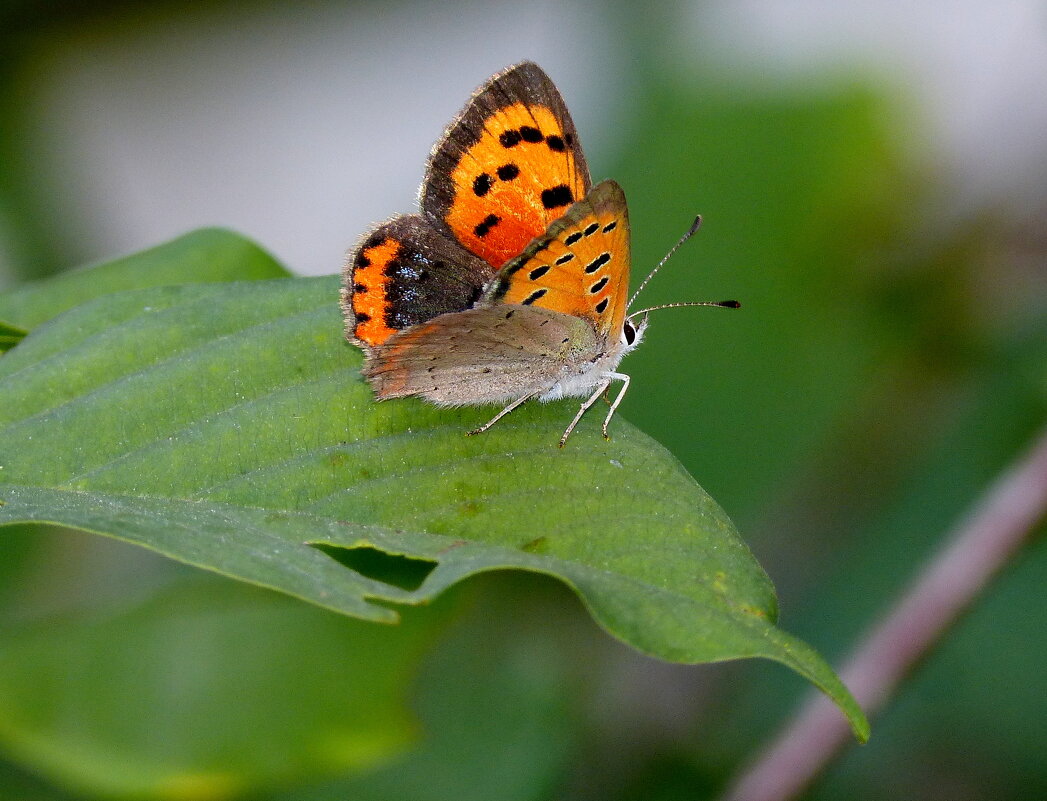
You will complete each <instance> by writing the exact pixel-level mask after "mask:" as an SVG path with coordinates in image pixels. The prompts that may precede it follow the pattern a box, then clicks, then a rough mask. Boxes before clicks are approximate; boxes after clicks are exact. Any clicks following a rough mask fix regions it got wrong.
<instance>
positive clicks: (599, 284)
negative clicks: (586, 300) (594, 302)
mask: <svg viewBox="0 0 1047 801" xmlns="http://www.w3.org/2000/svg"><path fill="white" fill-rule="evenodd" d="M610 280H611V276H609V275H605V276H604V277H603V278H601V279H600V280H599V281H597V282H596V283H595V284H593V285H592V286H591V287H589V291H590V292H591V293H592V294H594V295H595V294H596V293H597V292H599V291H600V290H601V289H603V288H604V287H605V286H607V282H608V281H610Z"/></svg>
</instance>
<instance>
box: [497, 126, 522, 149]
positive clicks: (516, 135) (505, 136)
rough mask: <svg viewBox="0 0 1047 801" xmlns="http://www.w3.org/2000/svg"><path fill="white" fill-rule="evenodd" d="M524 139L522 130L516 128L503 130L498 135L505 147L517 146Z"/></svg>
mask: <svg viewBox="0 0 1047 801" xmlns="http://www.w3.org/2000/svg"><path fill="white" fill-rule="evenodd" d="M522 139H523V137H522V136H520V132H519V131H514V130H509V131H502V132H501V134H499V136H498V141H499V142H501V143H502V147H504V148H510V147H516V146H517V145H518V144H520V141H521V140H522Z"/></svg>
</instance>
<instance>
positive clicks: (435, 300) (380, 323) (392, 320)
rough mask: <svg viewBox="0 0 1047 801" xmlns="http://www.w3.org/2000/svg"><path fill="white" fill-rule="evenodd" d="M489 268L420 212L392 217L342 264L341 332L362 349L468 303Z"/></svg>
mask: <svg viewBox="0 0 1047 801" xmlns="http://www.w3.org/2000/svg"><path fill="white" fill-rule="evenodd" d="M493 274H494V271H493V270H492V269H491V267H490V265H488V264H487V262H485V261H482V260H481V259H478V258H477V257H476V256H473V255H472V254H471V253H468V252H466V251H465V250H463V249H462V248H461V247H459V246H458V245H457V244H455V243H454V242H452V241H450V240H449V239H447V238H446V237H444V236H443V235H441V234H439V233H438V232H437V231H435V230H434V229H433V227H432V226H431V225H430V224H429V223H428V222H427V221H426V220H424V219H423V218H422V217H420V216H418V215H414V214H410V215H403V216H400V217H395V218H394V219H392V220H390V221H389V222H386V223H383V224H382V225H380V226H378V228H376V229H375V230H374V231H373V232H371V233H370V234H367V235H365V236H364V238H363V239H362V240H361V242H360V244H359V245H357V247H356V248H354V249H353V250H352V251H350V252H349V254H348V256H347V258H346V263H345V268H344V270H343V283H342V309H343V311H344V312H345V320H346V336H347V337H348V338H349V339H350V340H352V341H353V342H355V343H356V344H357V345H360V346H361V347H363V348H364V349H365V350H366V349H368V348H372V347H375V346H377V345H381V344H382V343H383V342H385V340H387V339H388V338H389V337H390V336H392V335H393V334H395V333H396V332H397V331H400V330H402V329H404V328H408V327H409V326H412V325H416V324H418V323H422V322H425V321H426V320H431V319H432V318H433V317H436V316H438V315H441V314H444V313H445V312H451V311H460V310H462V309H467V308H468V307H469V306H471V305H473V303H475V302H476V300H477V299H478V298H479V297H480V296H481V293H482V291H483V288H484V285H485V284H486V283H487V282H488V281H489V280H490V278H491V276H492V275H493Z"/></svg>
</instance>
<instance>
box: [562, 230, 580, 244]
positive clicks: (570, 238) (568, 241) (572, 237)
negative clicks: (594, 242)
mask: <svg viewBox="0 0 1047 801" xmlns="http://www.w3.org/2000/svg"><path fill="white" fill-rule="evenodd" d="M581 238H582V232H581V231H575V232H574V233H573V234H570V235H568V237H567V238H566V239H564V241H563V243H564V244H565V245H567V246H568V247H570V246H571V245H573V244H574V243H575V242H577V241H578V240H579V239H581Z"/></svg>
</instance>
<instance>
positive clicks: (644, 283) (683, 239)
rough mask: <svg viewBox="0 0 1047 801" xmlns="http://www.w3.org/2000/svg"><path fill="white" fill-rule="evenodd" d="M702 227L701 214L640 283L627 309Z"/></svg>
mask: <svg viewBox="0 0 1047 801" xmlns="http://www.w3.org/2000/svg"><path fill="white" fill-rule="evenodd" d="M701 225H702V215H701V214H699V215H698V216H697V217H695V218H694V223H692V225H691V227H690V228H689V229H688V231H687V233H686V234H684V235H683V236H681V237H680V241H679V242H677V243H676V244H675V245H673V247H672V249H671V250H670V251H669V252H668V253H666V254H665V258H663V259H662V260H661V261H660V262H658V263H657V264H656V265H655V266H654V269H653V270H651V271H650V272H649V273H647V277H646V278H645V279H643V281H641V282H640V286H639V288H638V289H637V290H636V291H635V292H633V296H632V297H631V298H629V303H628V305H627V306H626V307H625V308H626V309H628V308H629V306H632V305H633V303H634V302H635V301H636V298H637V296H638V295H639V294H640V293H641V292H643V288H644V287H645V286H647V283H648V281H650V280H651V279H652V278H654V274H655V273H656V272H658V271H659V270H660V269H662V265H663V264H665V263H666V262H667V261H669V259H670V257H671V256H672V255H673V254H674V253H675V252H676V251H677V250H679V249H680V245H682V244H683V243H684V242H686V241H687V240H688V239H690V238H691V237H692V236H694V235H695V234H696V233H698V229H699V228H700V227H701ZM713 305H714V306H717V305H719V304H716V303H714V304H713ZM637 314H639V312H637ZM629 316H630V317H632V316H633V315H631V314H630V315H629Z"/></svg>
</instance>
